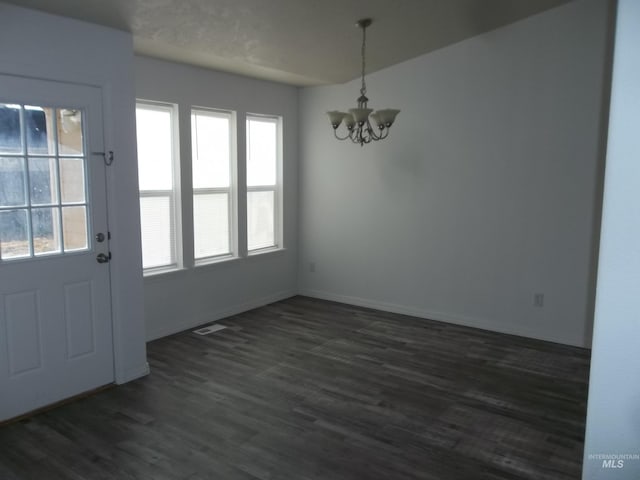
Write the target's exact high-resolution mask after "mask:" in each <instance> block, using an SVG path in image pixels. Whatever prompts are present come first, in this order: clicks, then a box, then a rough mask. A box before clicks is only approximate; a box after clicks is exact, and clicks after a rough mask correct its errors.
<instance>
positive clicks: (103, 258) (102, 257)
mask: <svg viewBox="0 0 640 480" xmlns="http://www.w3.org/2000/svg"><path fill="white" fill-rule="evenodd" d="M96 260H97V261H98V263H107V262H108V261H109V257H108V256H107V255H105V254H104V253H99V254H98V256H97V257H96Z"/></svg>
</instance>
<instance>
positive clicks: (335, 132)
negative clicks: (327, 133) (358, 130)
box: [333, 128, 353, 140]
mask: <svg viewBox="0 0 640 480" xmlns="http://www.w3.org/2000/svg"><path fill="white" fill-rule="evenodd" d="M352 131H353V130H352ZM333 135H334V136H335V137H336V138H337V139H338V140H346V139H347V138H349V135H350V132H349V131H347V134H346V135H345V136H344V137H341V136H339V135H338V129H337V128H335V129H334V130H333Z"/></svg>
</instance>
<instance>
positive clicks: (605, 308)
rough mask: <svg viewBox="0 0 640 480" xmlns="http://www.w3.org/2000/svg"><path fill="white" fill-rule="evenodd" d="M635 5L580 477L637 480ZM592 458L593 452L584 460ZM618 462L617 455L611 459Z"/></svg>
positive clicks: (639, 35) (639, 247) (625, 32)
mask: <svg viewBox="0 0 640 480" xmlns="http://www.w3.org/2000/svg"><path fill="white" fill-rule="evenodd" d="M639 25H640V3H639V2H638V1H637V0H619V4H618V14H617V26H616V37H615V54H614V65H613V81H612V90H611V114H610V123H609V142H608V149H607V165H606V175H605V186H604V206H603V214H602V236H601V246H600V259H599V264H598V286H597V293H596V312H595V325H594V338H593V350H592V355H591V358H592V361H591V376H590V383H589V404H588V412H587V432H586V444H585V462H584V473H583V478H585V479H598V480H601V479H602V480H606V479H621V480H628V479H632V478H633V479H636V478H640V459H639V458H637V457H636V459H634V460H625V459H624V458H623V457H621V458H620V459H621V460H622V461H623V464H622V465H621V466H622V468H603V467H602V465H603V458H601V457H597V455H636V456H640V382H639V378H640V320H639V317H640V306H639V304H638V299H639V295H638V294H639V292H640V188H639V187H640V162H639V161H638V160H639V158H640V131H639V129H640V56H639V55H638V46H639V45H640V28H638V26H639ZM590 455H596V457H590ZM614 463H615V465H617V466H620V465H618V460H617V459H616V460H615V462H614Z"/></svg>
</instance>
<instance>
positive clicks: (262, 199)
mask: <svg viewBox="0 0 640 480" xmlns="http://www.w3.org/2000/svg"><path fill="white" fill-rule="evenodd" d="M274 203H275V198H274V192H272V191H268V192H249V193H248V196H247V237H248V248H249V250H256V249H258V248H266V247H273V246H274V245H275V243H276V242H275V228H274V220H275V219H274V206H275V205H274Z"/></svg>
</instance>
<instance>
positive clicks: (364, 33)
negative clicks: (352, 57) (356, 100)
mask: <svg viewBox="0 0 640 480" xmlns="http://www.w3.org/2000/svg"><path fill="white" fill-rule="evenodd" d="M366 45H367V27H366V26H363V27H362V51H361V56H362V87H361V88H360V94H362V95H365V94H366V93H367V84H366V83H365V81H364V72H365V65H366V63H365V62H366V59H365V58H366V57H365V53H366V52H365V49H366Z"/></svg>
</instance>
